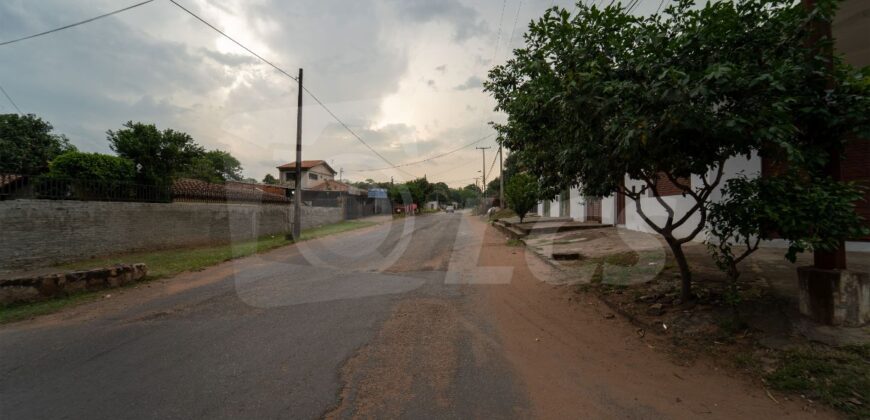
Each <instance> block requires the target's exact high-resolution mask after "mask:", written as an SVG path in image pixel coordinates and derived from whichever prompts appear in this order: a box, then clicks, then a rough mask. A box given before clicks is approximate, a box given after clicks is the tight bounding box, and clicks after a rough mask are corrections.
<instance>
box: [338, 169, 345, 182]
mask: <svg viewBox="0 0 870 420" xmlns="http://www.w3.org/2000/svg"><path fill="white" fill-rule="evenodd" d="M343 175H344V168H338V182H342V181H341V179H342V178H343Z"/></svg>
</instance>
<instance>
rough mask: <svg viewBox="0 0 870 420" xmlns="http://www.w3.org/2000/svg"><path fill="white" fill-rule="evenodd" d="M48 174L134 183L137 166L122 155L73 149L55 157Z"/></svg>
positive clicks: (54, 176)
mask: <svg viewBox="0 0 870 420" xmlns="http://www.w3.org/2000/svg"><path fill="white" fill-rule="evenodd" d="M48 175H49V176H50V177H52V178H55V179H75V180H88V181H118V182H126V183H132V182H134V180H135V177H136V168H135V167H134V164H133V162H132V161H131V160H129V159H125V158H122V157H118V156H112V155H104V154H100V153H82V152H74V151H73V152H66V153H64V154H62V155H60V156H58V157H56V158H54V160H52V161H51V165H50V166H49V172H48Z"/></svg>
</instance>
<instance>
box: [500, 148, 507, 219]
mask: <svg viewBox="0 0 870 420" xmlns="http://www.w3.org/2000/svg"><path fill="white" fill-rule="evenodd" d="M502 150H503V149H502V147H501V145H498V174H499V175H498V176H499V178H498V184H499V185H498V203H499V205H501V208H503V209H506V208H507V206H506V205H505V202H504V159H503V157H504V156H503V155H502Z"/></svg>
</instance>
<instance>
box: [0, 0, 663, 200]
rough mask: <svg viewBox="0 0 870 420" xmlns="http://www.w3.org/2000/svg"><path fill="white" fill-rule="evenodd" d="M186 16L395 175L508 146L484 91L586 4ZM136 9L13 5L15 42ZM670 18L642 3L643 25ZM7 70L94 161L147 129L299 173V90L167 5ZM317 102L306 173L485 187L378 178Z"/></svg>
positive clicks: (517, 0)
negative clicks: (501, 66)
mask: <svg viewBox="0 0 870 420" xmlns="http://www.w3.org/2000/svg"><path fill="white" fill-rule="evenodd" d="M177 1H179V3H181V4H183V5H184V6H185V7H187V8H189V9H191V10H192V11H194V12H195V13H197V14H199V15H200V16H202V17H203V18H205V19H206V20H208V21H210V22H211V23H213V24H214V25H215V26H217V27H218V28H221V29H222V30H224V31H225V32H227V33H228V34H229V35H231V36H233V37H235V38H236V39H238V40H239V41H241V42H242V43H243V44H245V45H247V46H248V47H249V48H251V49H252V50H254V51H256V52H257V53H259V54H260V55H261V56H264V57H265V58H267V59H269V60H270V61H272V62H274V63H276V64H277V65H279V66H280V67H282V68H284V69H285V70H287V71H288V72H290V73H291V74H295V73H296V72H297V71H298V68H299V67H302V68H304V69H305V76H304V82H305V85H306V87H307V88H308V89H309V90H311V91H312V92H313V93H314V94H315V95H317V96H318V97H319V99H320V100H321V101H323V102H324V103H325V104H326V105H327V106H328V107H329V108H330V109H332V110H333V112H335V114H336V115H338V116H339V117H340V118H341V119H342V120H343V121H345V122H346V123H347V124H348V125H349V126H350V127H351V128H352V129H353V130H354V131H355V132H356V133H357V134H359V135H360V136H361V137H362V138H363V139H364V140H366V141H367V142H368V143H369V144H371V145H372V147H374V148H375V149H376V150H377V151H378V152H380V153H381V154H382V155H384V156H385V157H386V158H387V159H389V160H390V161H392V162H393V163H395V164H401V163H406V162H413V161H417V160H421V159H425V158H428V157H430V156H433V155H438V154H440V153H443V152H446V151H449V150H452V149H456V148H458V147H461V146H462V145H465V144H468V143H471V142H472V141H475V140H477V139H479V138H481V137H484V136H487V135H490V134H493V132H492V130H491V128H489V126H488V122H490V121H494V120H495V121H498V120H500V119H501V118H503V117H502V116H500V115H497V114H496V113H494V112H493V110H492V108H493V105H494V102H493V101H492V99H491V98H489V97H488V95H486V94H485V93H483V92H482V91H481V81H482V80H483V79H485V77H486V73H487V70H488V69H489V68H490V67H491V66H492V65H494V64H498V63H502V62H504V60H505V59H506V58H507V57H508V56H509V54H510V51H511V49H512V48H516V47H518V46H520V45H521V44H522V33H523V32H524V30H525V28H526V26H527V25H528V22H529V21H530V20H531V19H533V18H536V17H538V16H540V15H541V14H543V12H544V10H545V9H546V8H548V7H550V6H551V5H553V4H556V5H562V6H565V7H568V8H569V9H570V8H573V3H572V1H571V0H558V1H553V0H527V1H521V0H505V1H502V0H347V1H330V0H298V1H294V2H286V1H278V0H177ZM135 2H136V1H135V0H87V1H86V0H81V1H68V0H3V1H2V2H0V41H5V40H8V39H14V38H18V37H21V36H24V35H29V34H32V33H36V32H41V31H44V30H47V29H51V28H54V27H57V26H62V25H66V24H69V23H73V22H76V21H79V20H82V19H86V18H90V17H93V16H96V15H99V14H102V13H105V12H108V11H111V10H115V9H119V8H121V7H124V6H127V5H130V4H133V3H135ZM658 3H659V1H658V0H641V4H640V5H639V6H638V7H637V9H636V10H637V12H638V13H647V12H649V11H650V10H654V9H655V8H656V7H657V6H658ZM514 22H516V25H514ZM0 63H2V65H0V86H3V87H4V88H5V89H6V91H7V92H8V93H9V94H10V96H11V97H12V98H13V99H14V100H15V102H16V103H17V105H18V106H19V107H20V108H21V109H22V111H24V112H25V113H33V114H36V115H38V116H40V117H43V118H44V119H46V120H48V121H50V122H51V123H52V124H53V125H54V126H55V130H56V131H57V132H59V133H63V134H66V135H67V136H68V137H69V138H70V139H71V140H72V142H73V143H74V144H75V145H76V146H78V147H79V149H81V150H84V151H94V152H104V153H108V152H110V150H109V147H108V143H107V141H106V135H105V132H106V130H109V129H117V128H119V127H120V126H121V124H123V123H124V122H126V121H128V120H133V121H143V122H151V123H155V124H157V125H158V127H159V128H174V129H178V130H182V131H185V132H188V133H190V134H191V135H192V136H193V137H194V138H195V139H196V141H197V142H198V143H200V144H202V145H204V146H205V147H207V148H219V149H223V150H227V151H229V152H231V153H232V154H233V155H235V156H236V157H238V158H239V160H240V161H241V162H242V165H243V166H244V169H245V170H244V172H245V175H246V176H250V177H253V178H257V179H262V178H263V176H264V175H265V174H267V173H273V174H276V170H275V166H277V165H279V164H282V163H286V162H289V161H292V160H293V159H294V150H295V133H296V131H295V127H296V86H295V82H293V81H292V80H290V79H288V78H287V77H286V76H283V75H281V74H280V73H278V72H276V71H275V70H274V69H272V68H270V67H269V66H267V65H265V64H263V63H261V62H259V61H258V60H257V59H255V58H254V57H252V56H250V55H249V54H248V53H246V52H245V51H244V50H242V49H241V48H239V47H237V46H235V45H234V44H233V43H232V42H230V41H228V40H226V39H224V38H222V37H221V36H220V35H219V34H217V33H216V32H214V31H212V30H211V29H209V28H207V27H206V26H204V25H202V24H201V23H200V22H198V21H196V20H194V18H192V17H191V16H190V15H188V14H186V13H184V12H183V11H182V10H181V9H179V8H177V7H175V6H174V5H172V3H170V2H169V1H168V0H156V1H154V2H152V3H150V4H148V5H145V6H143V7H139V8H136V9H133V10H130V11H128V12H125V13H122V14H119V15H116V16H113V17H109V18H106V19H101V20H98V21H95V22H92V23H89V24H86V25H83V26H79V27H76V28H72V29H69V30H66V31H62V32H58V33H55V34H52V35H48V36H44V37H40V38H35V39H31V40H28V41H24V42H19V43H16V44H10V45H6V46H2V47H0ZM304 101H305V105H304V117H303V122H304V125H303V144H304V146H303V147H304V152H303V157H304V158H305V159H324V160H326V161H328V162H330V163H331V164H332V166H333V167H335V168H336V170H338V169H339V168H342V169H343V170H344V175H345V176H344V177H345V178H347V179H351V180H363V179H366V178H373V179H375V180H378V181H382V180H389V179H390V177H395V179H396V180H397V181H398V180H403V179H408V178H411V177H412V175H413V176H423V175H424V174H425V175H427V176H428V178H429V179H430V181H445V182H448V183H449V184H451V185H452V186H461V185H466V184H469V183H471V182H473V179H472V178H473V177H475V176H479V175H480V174H479V173H478V171H480V169H481V166H482V163H481V153H480V151H479V150H475V149H474V148H473V147H470V148H468V149H465V150H462V151H460V152H457V153H454V154H451V155H449V156H447V157H444V158H441V159H435V160H433V161H431V162H427V163H425V164H420V165H413V166H407V167H404V168H402V170H397V169H392V170H386V171H365V170H366V169H377V168H383V167H384V166H389V165H387V164H385V163H384V162H383V161H381V160H380V159H379V158H378V157H377V156H375V155H374V154H373V153H371V152H370V151H369V150H367V149H366V148H365V147H364V146H363V145H362V144H360V143H359V142H358V141H357V140H356V139H354V138H353V137H352V136H351V135H350V134H349V133H348V132H347V131H346V130H345V129H344V128H343V127H341V126H340V125H339V124H338V123H336V122H335V121H334V120H333V119H332V118H331V117H330V116H329V115H328V114H327V113H326V112H325V111H324V110H323V109H322V108H320V107H318V106H317V105H316V104H315V103H314V102H313V100H312V99H311V98H310V97H308V96H306V97H305V98H304ZM8 112H15V111H14V108H13V107H12V105H10V104H9V102H8V101H6V100H5V98H2V97H0V113H8ZM478 146H495V141H494V139H493V138H492V137H490V138H487V139H486V140H484V141H482V142H481V143H480V144H478ZM494 150H495V148H493V149H490V150H488V151H487V152H488V153H487V164H486V165H487V170H489V167H490V163H491V162H492V158H493V157H494V156H495V155H494V153H493V152H494ZM497 166H498V165H497V164H496V169H495V172H496V174H497V171H498V169H497ZM489 178H491V176H489Z"/></svg>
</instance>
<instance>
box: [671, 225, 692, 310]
mask: <svg viewBox="0 0 870 420" xmlns="http://www.w3.org/2000/svg"><path fill="white" fill-rule="evenodd" d="M665 240H666V241H667V243H668V246H670V247H671V252H673V253H674V260H675V261H676V262H677V266H678V267H680V281H681V288H680V299H681V300H682V301H683V302H688V301H689V300H690V298H691V295H692V272H691V271H690V270H689V262H688V261H687V260H686V254H684V253H683V245H682V244H680V243H677V242H676V241H674V240H672V239H671V238H665Z"/></svg>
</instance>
